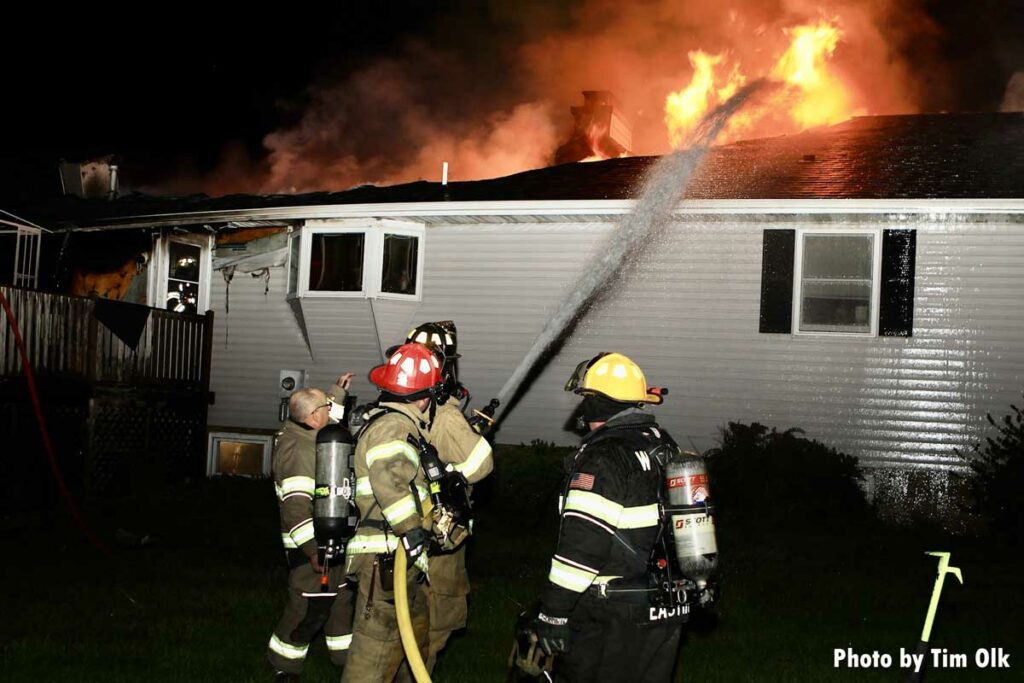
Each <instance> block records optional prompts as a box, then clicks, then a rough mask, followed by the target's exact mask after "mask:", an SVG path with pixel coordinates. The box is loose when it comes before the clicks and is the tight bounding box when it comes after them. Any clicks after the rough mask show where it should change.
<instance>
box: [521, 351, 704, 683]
mask: <svg viewBox="0 0 1024 683" xmlns="http://www.w3.org/2000/svg"><path fill="white" fill-rule="evenodd" d="M565 388H566V391H575V392H576V393H579V394H582V396H583V401H582V404H581V406H580V408H581V411H582V421H583V423H584V425H585V431H586V435H585V436H584V437H583V441H582V443H581V445H580V447H579V449H578V450H577V451H576V452H575V453H574V454H573V455H571V456H569V457H568V458H567V459H566V481H565V485H564V489H563V497H562V499H561V501H560V508H561V509H560V511H559V512H560V516H561V526H560V532H559V539H558V547H557V550H556V552H555V555H554V557H553V558H552V560H551V571H550V573H549V574H548V586H547V589H546V590H545V592H544V593H543V595H542V597H541V600H540V613H539V614H538V615H537V617H536V619H535V620H534V621H533V625H532V630H533V633H534V636H535V638H536V640H537V642H538V644H539V645H540V647H541V648H542V649H543V651H544V653H546V654H547V655H549V656H551V655H557V656H556V657H555V662H554V673H555V680H558V681H571V682H572V683H585V682H588V681H602V682H607V683H612V682H615V681H630V682H633V681H643V682H647V683H655V682H666V683H667V682H668V681H670V680H671V679H672V671H673V668H674V666H675V662H676V655H677V651H678V649H679V640H680V632H681V628H682V622H683V621H684V619H685V616H683V615H682V614H680V612H681V611H682V610H675V611H674V612H673V611H671V610H657V609H652V608H651V593H650V586H651V585H652V584H654V583H655V582H652V581H651V580H650V579H651V564H650V559H651V556H652V551H654V550H655V549H656V545H657V544H658V543H659V542H660V541H659V531H660V529H661V525H662V522H661V512H660V510H661V508H660V506H659V501H660V500H661V492H662V487H663V481H662V473H661V469H660V467H659V466H658V464H657V461H656V459H655V455H654V454H655V453H656V452H658V451H659V450H660V449H661V448H663V447H665V446H670V447H672V448H675V444H674V442H672V440H671V437H669V435H668V434H667V433H666V432H665V431H664V430H663V429H661V428H660V427H659V426H658V424H657V422H655V419H654V417H653V416H652V415H650V414H648V413H647V412H646V411H645V410H644V409H643V408H644V405H645V404H660V403H661V401H662V397H661V395H660V392H659V391H658V390H649V389H648V387H647V383H646V379H645V378H644V374H643V372H642V371H641V370H640V368H639V367H638V366H637V365H636V364H635V363H634V362H633V361H631V360H630V359H629V358H627V357H626V356H624V355H622V354H618V353H602V354H599V355H598V356H596V357H594V358H593V359H591V360H590V361H587V362H584V363H581V364H580V365H579V366H578V367H577V369H576V372H575V373H574V374H573V376H572V378H570V380H569V382H568V383H567V384H566V387H565Z"/></svg>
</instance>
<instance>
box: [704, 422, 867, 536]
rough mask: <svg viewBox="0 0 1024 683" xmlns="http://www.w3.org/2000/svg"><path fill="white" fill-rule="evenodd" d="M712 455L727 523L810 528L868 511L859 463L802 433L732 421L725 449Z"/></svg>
mask: <svg viewBox="0 0 1024 683" xmlns="http://www.w3.org/2000/svg"><path fill="white" fill-rule="evenodd" d="M707 456H708V469H709V472H710V476H711V486H712V498H713V499H714V501H715V504H716V507H717V508H718V510H719V513H720V514H722V516H723V518H724V519H726V520H732V521H735V522H740V523H756V524H759V525H760V524H766V523H784V524H785V525H786V526H787V527H788V528H792V527H799V528H808V527H814V526H822V525H823V526H830V525H832V524H833V523H840V522H848V521H850V520H851V519H855V518H857V517H860V516H864V515H865V513H866V512H867V509H868V506H867V502H866V500H865V498H864V492H863V491H862V490H861V488H860V486H859V484H858V482H859V481H861V480H863V478H864V476H863V474H862V473H861V470H860V468H859V467H858V466H857V459H856V458H855V457H852V456H849V455H846V454H844V453H840V452H838V451H836V450H835V449H834V448H830V447H828V446H825V445H824V444H822V443H819V442H818V441H814V440H809V439H806V438H804V436H803V431H802V430H800V429H787V430H786V431H784V432H779V431H777V430H775V429H774V428H773V429H771V430H770V431H769V429H768V428H767V427H765V426H764V425H762V424H758V423H756V422H755V423H753V424H750V425H744V424H740V423H737V422H730V423H729V426H728V427H727V428H725V429H723V430H722V445H721V447H720V448H716V449H713V450H711V451H709V452H708V454H707Z"/></svg>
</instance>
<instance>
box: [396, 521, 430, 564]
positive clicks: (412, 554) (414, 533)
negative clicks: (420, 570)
mask: <svg viewBox="0 0 1024 683" xmlns="http://www.w3.org/2000/svg"><path fill="white" fill-rule="evenodd" d="M429 540H430V539H429V538H427V532H426V531H424V530H423V529H422V528H421V527H415V528H413V529H412V530H411V531H409V532H408V533H407V534H405V535H403V536H402V546H403V547H404V548H405V556H406V557H407V558H409V563H410V564H412V563H413V562H415V561H416V560H417V558H419V556H420V555H422V554H423V552H424V551H425V550H426V549H427V542H428V541H429Z"/></svg>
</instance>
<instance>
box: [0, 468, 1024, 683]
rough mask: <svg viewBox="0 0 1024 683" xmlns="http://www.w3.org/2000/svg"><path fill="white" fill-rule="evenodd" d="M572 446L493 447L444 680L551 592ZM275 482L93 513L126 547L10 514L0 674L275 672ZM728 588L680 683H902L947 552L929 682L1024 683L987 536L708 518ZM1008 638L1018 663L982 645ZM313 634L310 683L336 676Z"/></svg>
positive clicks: (477, 671)
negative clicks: (938, 555) (989, 665)
mask: <svg viewBox="0 0 1024 683" xmlns="http://www.w3.org/2000/svg"><path fill="white" fill-rule="evenodd" d="M563 453H564V451H559V450H555V449H544V448H504V449H499V451H498V468H497V471H496V473H495V475H494V476H493V478H492V480H491V481H489V482H487V483H486V484H485V485H482V486H480V487H479V488H478V491H477V496H478V499H479V500H480V505H479V515H478V519H477V525H476V531H477V535H476V537H475V538H474V539H473V541H472V546H471V548H470V556H469V562H470V575H471V579H472V582H473V595H472V598H471V605H470V627H469V629H468V630H467V631H466V632H465V633H464V634H462V635H460V636H458V637H456V638H455V639H453V641H452V642H451V644H450V646H449V648H448V650H446V651H445V653H443V655H442V657H441V659H440V661H439V663H438V667H437V670H436V672H435V679H434V680H435V681H438V682H444V681H449V682H455V681H503V680H505V676H506V670H505V661H506V657H507V656H508V650H509V647H510V644H511V631H512V623H513V621H514V619H515V616H516V614H517V613H518V612H519V610H520V605H521V604H525V603H527V602H529V601H530V600H532V599H533V598H534V597H535V596H536V595H537V594H538V592H539V590H540V588H541V586H542V585H543V582H544V579H545V576H546V573H547V562H548V558H550V554H551V552H552V551H553V549H554V543H555V535H556V532H557V530H556V529H555V509H554V508H555V499H556V498H557V494H558V488H559V482H560V477H561V457H562V455H563ZM276 514H277V512H276V506H275V501H274V494H273V486H272V484H271V483H270V482H268V481H265V480H264V481H239V480H215V481H214V480H205V481H198V482H194V483H191V484H186V485H180V486H176V487H174V488H171V489H168V490H165V491H162V492H158V493H154V494H153V495H150V496H141V497H139V499H138V500H136V501H135V502H134V503H130V504H129V503H127V502H126V503H123V504H121V505H119V506H117V507H116V508H114V507H109V506H108V509H106V510H103V511H102V512H100V511H97V512H96V513H95V518H96V525H97V528H98V529H100V531H101V533H102V532H108V533H107V535H108V536H110V535H112V534H110V533H109V532H110V530H112V529H115V528H117V527H119V526H120V527H123V528H126V529H131V530H140V531H143V530H144V531H147V532H149V533H151V534H152V535H153V536H154V538H155V539H156V540H155V542H154V543H153V544H151V545H149V546H146V547H143V548H136V549H127V548H117V547H115V548H114V550H113V551H112V553H111V554H110V555H109V556H103V555H100V554H99V553H97V552H96V551H94V550H92V549H91V548H89V547H88V546H86V545H85V544H83V542H82V541H81V539H80V538H79V535H78V534H77V532H76V531H75V530H73V529H72V528H70V527H69V526H67V525H66V524H65V523H63V522H61V521H60V517H59V516H58V521H57V522H55V523H50V524H43V523H40V522H36V523H31V524H30V523H27V522H24V521H20V520H19V521H17V522H15V521H12V520H7V521H6V522H5V523H4V526H5V527H6V528H5V538H7V539H8V542H9V550H8V552H7V553H6V557H7V560H6V562H5V563H4V564H3V569H2V570H0V571H2V585H3V587H4V588H3V590H4V597H3V606H2V611H3V619H2V621H0V643H2V645H0V648H2V649H0V680H3V681H57V680H61V681H266V680H269V679H270V670H269V668H268V665H267V664H266V660H265V654H264V651H265V647H266V642H267V639H268V638H269V634H270V629H271V628H272V627H273V625H274V622H275V620H276V619H277V616H278V611H279V609H280V608H281V605H282V599H283V592H284V577H285V572H284V568H283V563H282V561H281V551H280V541H279V537H278V535H277V518H276ZM719 544H720V546H721V565H720V566H721V568H722V583H723V590H724V595H723V599H722V602H721V606H720V615H719V618H718V620H717V621H716V622H715V623H703V624H695V625H693V626H692V627H691V628H690V629H689V630H688V631H687V635H686V638H685V643H684V645H683V648H682V651H681V653H680V667H679V672H678V676H677V679H678V680H686V681H701V680H703V681H748V680H749V681H833V680H837V681H843V680H850V681H874V680H877V681H883V680H884V681H896V680H906V676H905V674H904V672H901V671H899V670H898V666H899V663H898V654H899V650H900V648H901V647H903V648H907V649H912V648H914V647H915V645H916V642H917V639H918V636H919V634H920V630H921V624H922V621H923V619H924V613H925V609H926V607H927V603H928V599H929V597H930V594H931V589H932V583H933V580H934V575H935V568H936V561H935V559H934V558H931V557H926V556H925V555H924V552H925V551H928V550H949V551H952V552H953V557H952V563H953V564H954V565H955V566H959V567H960V568H961V569H962V571H963V574H964V580H965V584H964V585H963V586H960V585H958V584H957V583H956V581H955V579H950V580H948V581H947V582H946V588H945V591H944V593H943V600H942V604H941V607H940V609H939V613H938V618H937V620H936V624H935V629H934V632H933V636H932V643H933V647H937V648H946V649H947V650H949V651H951V652H957V653H966V654H967V655H968V668H966V669H957V670H953V669H945V670H941V669H940V670H933V671H931V672H930V673H929V676H928V680H929V681H973V680H993V681H997V680H998V681H1004V680H1024V617H1022V616H1021V615H1022V613H1024V566H1022V562H1021V553H1020V552H1019V551H1015V550H1013V549H1010V548H1007V547H1005V546H1003V545H1001V544H999V543H996V542H993V541H987V540H978V539H967V538H951V537H944V536H943V535H942V534H940V533H935V532H923V531H915V532H911V531H906V530H902V531H898V530H892V529H885V528H883V527H876V526H875V525H861V526H860V527H858V528H846V529H841V530H839V531H836V532H832V533H824V532H818V533H814V532H806V531H805V532H799V533H798V532H797V531H796V530H795V529H794V528H792V527H789V526H785V527H783V528H771V527H765V528H757V527H753V528H750V527H745V528H743V529H740V528H730V526H729V525H728V524H725V523H723V524H722V525H721V526H720V528H719ZM847 647H850V648H852V649H853V650H854V651H855V652H857V653H867V654H870V653H871V652H873V651H875V650H877V651H878V652H879V653H888V654H890V655H892V656H893V657H894V659H896V660H897V661H896V662H894V664H893V668H891V669H889V670H864V669H850V670H848V669H835V668H833V650H834V649H835V648H847ZM980 647H1002V648H1004V651H1006V652H1009V653H1010V665H1011V667H1012V668H1010V669H1009V670H1006V669H1002V670H980V669H978V668H977V667H976V666H975V664H974V653H975V650H976V649H977V648H980ZM336 679H337V674H336V672H335V671H334V670H333V669H332V668H331V666H330V664H329V662H328V660H327V656H326V652H325V650H324V647H323V643H322V642H319V643H317V644H316V645H314V647H313V648H312V649H311V655H310V658H309V661H308V662H307V666H306V676H305V680H309V681H334V680H336Z"/></svg>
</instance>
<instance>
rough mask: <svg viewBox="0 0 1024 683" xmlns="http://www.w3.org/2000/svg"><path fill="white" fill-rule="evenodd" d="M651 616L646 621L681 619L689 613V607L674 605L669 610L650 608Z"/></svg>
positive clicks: (665, 608)
mask: <svg viewBox="0 0 1024 683" xmlns="http://www.w3.org/2000/svg"><path fill="white" fill-rule="evenodd" d="M650 609H651V614H650V617H648V619H649V620H650V621H661V620H662V619H671V618H672V617H681V616H683V615H684V614H689V613H690V606H689V605H676V606H675V607H672V608H671V609H670V608H668V607H651V608H650Z"/></svg>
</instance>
